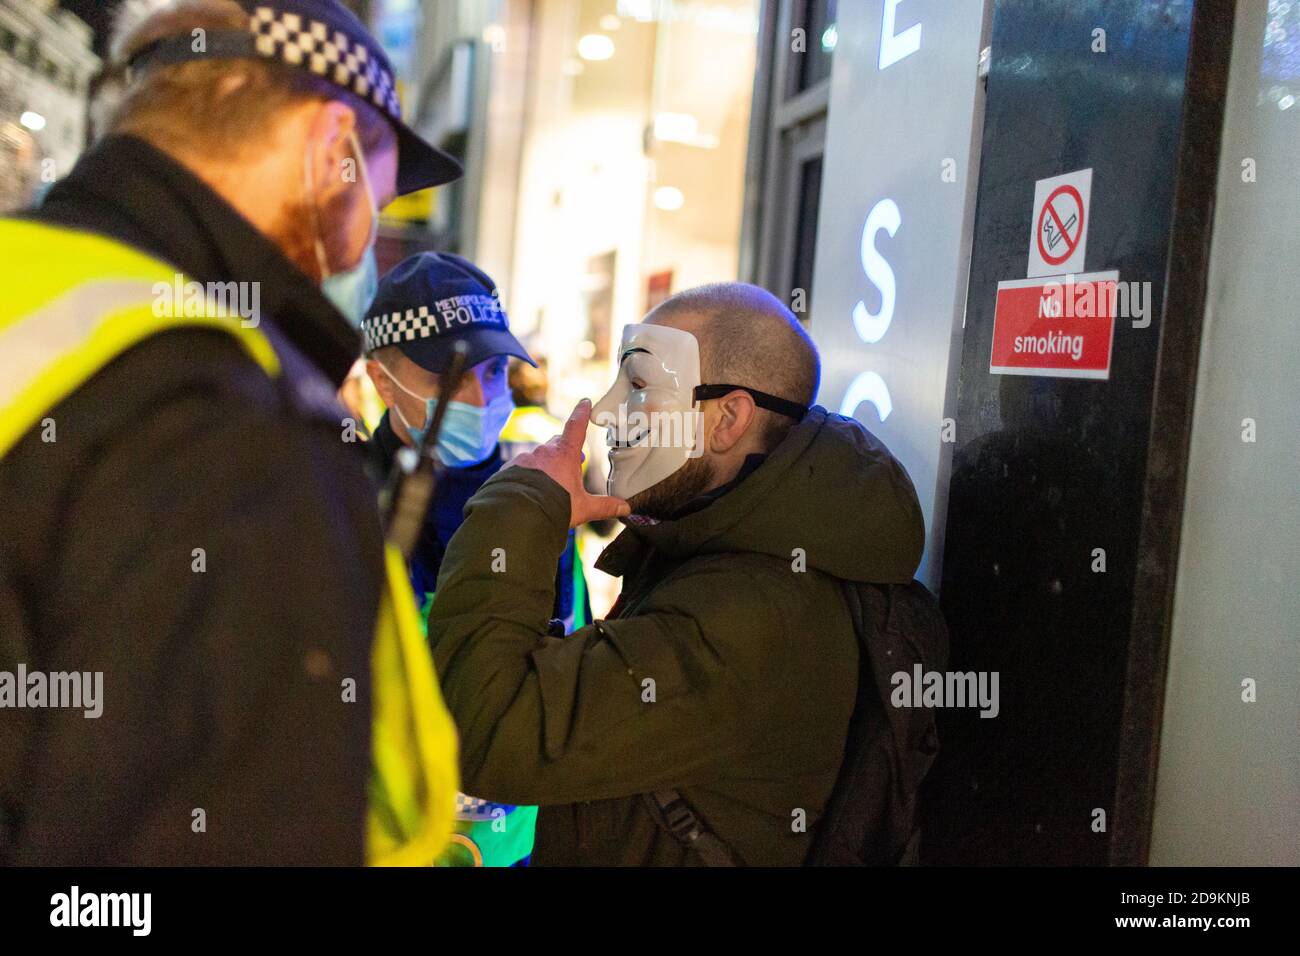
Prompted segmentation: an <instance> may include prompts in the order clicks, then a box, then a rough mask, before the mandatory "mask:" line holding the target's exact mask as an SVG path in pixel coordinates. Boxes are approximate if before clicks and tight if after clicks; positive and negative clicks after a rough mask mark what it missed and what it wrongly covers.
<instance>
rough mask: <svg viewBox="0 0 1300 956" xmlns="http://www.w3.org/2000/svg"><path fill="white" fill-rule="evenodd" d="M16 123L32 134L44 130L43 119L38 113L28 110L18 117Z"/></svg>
mask: <svg viewBox="0 0 1300 956" xmlns="http://www.w3.org/2000/svg"><path fill="white" fill-rule="evenodd" d="M10 115H13V114H10ZM18 122H20V123H22V124H23V125H24V126H26V127H27V128H28V129H29V130H31V131H32V132H33V133H39V132H40V131H41V130H43V129H45V117H44V116H42V115H41V114H40V113H34V112H32V111H31V110H28V111H27V112H26V113H24V114H23V115H22V116H20V117H19V118H18Z"/></svg>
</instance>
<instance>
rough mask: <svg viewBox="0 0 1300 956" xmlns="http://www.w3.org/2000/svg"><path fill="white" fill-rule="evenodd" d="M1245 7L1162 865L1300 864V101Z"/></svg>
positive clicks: (1191, 466)
mask: <svg viewBox="0 0 1300 956" xmlns="http://www.w3.org/2000/svg"><path fill="white" fill-rule="evenodd" d="M1237 10H1238V14H1237V28H1236V34H1235V39H1234V44H1233V55H1232V72H1231V79H1230V84H1229V93H1228V106H1227V119H1226V125H1225V129H1224V142H1223V154H1222V161H1221V164H1220V173H1219V186H1218V198H1217V210H1216V214H1215V222H1214V232H1213V245H1212V247H1211V249H1212V254H1211V264H1210V273H1209V277H1208V281H1209V297H1208V304H1207V310H1206V320H1205V321H1206V324H1205V332H1204V340H1203V342H1202V349H1201V362H1200V371H1199V377H1198V382H1197V388H1196V406H1195V413H1194V414H1195V417H1194V420H1193V429H1192V445H1191V455H1190V459H1189V462H1188V485H1187V497H1186V512H1185V515H1184V520H1183V533H1182V542H1181V548H1180V555H1179V566H1178V585H1177V591H1176V595H1175V604H1174V618H1173V629H1172V635H1171V642H1170V654H1169V675H1168V682H1167V687H1166V697H1165V711H1164V723H1163V727H1162V732H1161V743H1160V764H1159V772H1158V777H1157V783H1156V806H1155V819H1154V823H1153V831H1152V848H1151V858H1150V862H1151V863H1152V864H1153V865H1229V866H1232V865H1260V864H1273V865H1288V866H1296V865H1300V732H1298V731H1300V502H1297V500H1296V489H1297V472H1298V471H1300V455H1298V454H1297V450H1296V445H1297V440H1300V400H1297V395H1296V389H1297V386H1298V384H1300V323H1298V322H1297V312H1296V303H1297V302H1300V267H1298V264H1300V230H1297V228H1296V222H1297V219H1298V218H1300V104H1297V105H1295V106H1292V107H1290V109H1289V110H1282V109H1279V105H1278V102H1277V99H1276V97H1274V96H1270V91H1275V90H1276V88H1277V87H1278V86H1279V83H1278V78H1277V77H1276V76H1273V77H1265V78H1263V79H1262V78H1261V69H1260V47H1261V45H1262V42H1263V36H1264V20H1265V11H1266V5H1265V4H1263V3H1242V4H1239V5H1238V8H1237ZM1294 80H1295V78H1292V82H1291V83H1290V86H1291V88H1292V89H1293V90H1294V89H1295V88H1296V87H1297V86H1298V85H1300V84H1297V83H1296V82H1294ZM1247 160H1251V161H1253V163H1254V172H1255V180H1256V181H1254V182H1249V181H1243V177H1244V176H1246V177H1247V178H1248V173H1249V167H1250V164H1249V163H1247V164H1246V166H1245V168H1243V163H1244V162H1245V161H1247ZM1248 418H1249V419H1253V420H1254V422H1255V428H1256V436H1255V437H1256V440H1255V441H1254V442H1247V441H1243V420H1244V419H1248ZM1246 679H1253V680H1254V681H1255V682H1256V684H1257V691H1256V694H1257V699H1256V701H1255V702H1254V703H1247V702H1244V701H1243V700H1242V695H1243V688H1242V682H1243V681H1244V680H1246Z"/></svg>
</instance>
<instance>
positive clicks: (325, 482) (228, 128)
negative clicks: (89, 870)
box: [0, 0, 460, 864]
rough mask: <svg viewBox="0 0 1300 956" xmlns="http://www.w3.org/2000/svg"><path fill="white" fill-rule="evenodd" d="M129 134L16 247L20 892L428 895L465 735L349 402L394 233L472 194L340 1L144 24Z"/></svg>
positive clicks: (12, 493)
mask: <svg viewBox="0 0 1300 956" xmlns="http://www.w3.org/2000/svg"><path fill="white" fill-rule="evenodd" d="M114 51H115V53H116V54H118V55H120V56H121V57H122V59H123V60H125V61H127V62H129V64H130V76H131V85H130V86H129V88H128V89H127V90H126V92H125V98H124V100H123V102H122V104H121V106H120V108H119V109H118V111H117V113H116V116H115V119H114V121H113V125H112V128H111V130H110V135H108V136H107V137H106V138H105V139H103V140H102V141H101V142H100V143H99V144H98V145H97V146H95V147H94V148H92V149H91V150H90V151H89V152H88V153H87V154H86V155H85V156H84V157H83V158H82V160H81V161H80V162H79V163H78V165H77V166H76V168H75V169H74V170H72V172H71V174H70V175H68V176H67V178H66V179H64V180H63V181H62V182H60V183H58V184H57V185H55V186H54V188H53V189H52V190H51V191H50V193H49V195H48V198H47V201H46V203H45V205H44V207H43V208H42V209H41V210H39V211H38V212H35V213H32V214H29V215H27V216H26V217H24V218H21V219H18V220H0V285H2V286H3V288H4V290H5V294H4V296H3V299H2V301H0V423H3V424H0V500H4V501H5V502H6V504H10V503H16V502H21V507H6V508H5V509H3V513H0V543H2V544H0V548H2V550H0V670H9V671H12V670H13V666H14V665H16V664H19V663H21V664H23V665H25V668H26V671H27V672H29V673H31V672H41V673H49V674H53V673H58V672H88V673H99V674H102V680H103V697H104V700H103V702H102V716H100V717H99V718H98V719H86V718H85V717H84V716H83V713H82V711H80V710H71V709H55V708H45V709H25V710H14V709H5V710H0V742H2V743H0V862H9V863H77V864H109V863H115V864H120V863H169V864H170V863H258V864H260V863H290V862H292V863H334V864H337V863H361V862H363V860H368V861H370V862H377V863H428V862H430V861H431V860H432V859H434V858H435V857H436V856H437V855H438V853H439V852H440V851H441V849H442V847H443V845H444V844H445V842H446V839H447V836H448V834H449V832H450V829H451V818H452V812H453V806H454V795H455V792H456V789H457V787H456V783H457V779H456V778H457V773H456V757H455V737H454V730H453V728H452V726H451V724H450V721H449V718H448V716H447V713H446V710H445V708H444V707H443V704H442V701H441V698H440V696H439V694H438V689H437V684H436V681H435V678H434V675H433V672H432V668H431V665H430V661H429V656H428V651H427V648H426V646H425V644H424V641H423V639H422V636H421V633H420V628H419V622H418V618H417V616H416V609H415V605H414V602H413V600H412V595H411V593H410V589H409V585H408V584H407V581H406V578H405V574H404V569H403V567H402V563H401V559H400V556H398V555H397V554H396V552H395V551H393V550H392V549H388V550H386V549H385V547H384V543H383V540H382V534H381V529H380V523H379V519H378V516H377V513H376V508H375V492H374V487H373V484H372V483H371V482H369V481H368V480H367V476H366V474H365V470H364V468H363V464H362V459H363V457H364V455H363V454H362V451H361V448H360V446H359V445H355V444H349V443H348V442H347V441H346V440H345V439H343V438H342V437H341V436H343V435H345V434H349V431H348V429H346V428H345V427H343V425H342V422H343V419H344V417H345V413H344V412H343V411H342V410H341V409H340V408H338V406H337V405H336V404H335V402H334V399H333V395H334V393H335V389H336V388H337V387H338V385H339V384H340V382H341V381H342V379H343V377H344V376H345V375H346V373H347V371H348V368H349V366H350V364H351V362H352V360H353V357H354V356H355V355H356V354H357V353H358V350H359V345H360V342H359V336H358V332H357V325H358V324H359V322H360V320H361V314H362V311H363V309H364V307H365V305H366V304H367V303H368V302H369V300H370V297H371V295H372V293H373V291H374V286H375V280H376V270H375V267H374V254H373V244H374V241H375V236H376V229H377V225H378V209H379V208H380V207H382V206H383V205H384V204H386V203H387V202H388V201H390V200H391V199H392V198H393V197H394V196H396V195H400V194H403V193H407V192H411V191H412V190H417V189H421V188H424V187H428V186H432V185H436V184H439V183H444V182H447V181H449V180H451V179H454V178H455V177H456V176H457V175H459V172H460V169H459V166H458V165H457V164H456V162H455V161H454V160H453V159H451V158H450V157H449V156H446V155H444V154H442V153H440V152H439V151H438V150H436V149H434V148H433V147H432V146H430V145H428V144H427V143H424V142H423V141H421V140H420V138H419V137H418V136H417V135H416V134H415V133H414V132H412V131H411V130H410V129H408V128H407V127H406V126H405V125H404V124H403V123H402V120H401V114H400V107H399V104H398V100H397V95H396V92H395V90H394V80H393V72H392V68H391V67H390V65H389V63H388V60H387V59H386V57H385V56H384V53H383V51H382V50H381V49H380V47H379V46H378V44H377V43H376V42H375V41H374V39H373V38H372V37H371V36H369V34H368V33H367V32H366V30H365V28H364V27H363V26H362V25H361V23H360V22H359V21H358V20H357V19H356V18H355V17H354V16H353V15H352V14H351V13H349V12H348V11H347V10H346V9H345V8H344V7H343V6H342V5H341V4H340V3H338V2H336V0H256V2H253V0H240V2H233V0H190V2H187V3H186V4H183V5H180V6H177V7H168V8H163V9H162V10H161V11H159V12H155V13H152V14H147V15H146V16H145V18H144V19H143V20H142V21H141V22H138V23H134V24H127V25H126V26H125V28H124V31H123V32H122V33H121V35H119V36H118V37H117V38H116V41H115V43H114Z"/></svg>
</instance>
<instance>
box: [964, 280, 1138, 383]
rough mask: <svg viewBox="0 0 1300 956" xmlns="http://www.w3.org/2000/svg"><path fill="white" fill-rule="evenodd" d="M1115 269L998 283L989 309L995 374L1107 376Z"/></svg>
mask: <svg viewBox="0 0 1300 956" xmlns="http://www.w3.org/2000/svg"><path fill="white" fill-rule="evenodd" d="M1118 282H1119V273H1118V272H1115V271H1111V272H1093V273H1090V274H1084V275H1071V276H1070V277H1069V278H1068V279H1066V278H1064V277H1060V276H1057V277H1054V278H1050V279H1012V280H1010V281H1009V282H999V283H998V298H997V304H996V306H995V307H994V310H993V352H992V355H991V356H990V358H989V371H990V372H992V373H993V374H995V375H1042V376H1047V377H1051V378H1095V379H1106V378H1109V377H1110V359H1111V350H1112V347H1113V345H1114V339H1115V313H1116V311H1117V308H1116V307H1117V304H1118V300H1119V295H1118V291H1117V284H1118Z"/></svg>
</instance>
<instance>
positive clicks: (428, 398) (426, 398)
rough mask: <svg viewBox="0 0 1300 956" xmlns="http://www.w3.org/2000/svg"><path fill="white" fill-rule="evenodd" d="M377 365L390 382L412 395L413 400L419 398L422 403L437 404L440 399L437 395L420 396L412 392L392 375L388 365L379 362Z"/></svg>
mask: <svg viewBox="0 0 1300 956" xmlns="http://www.w3.org/2000/svg"><path fill="white" fill-rule="evenodd" d="M376 364H377V365H378V366H379V367H380V368H382V369H383V370H384V374H385V375H387V376H388V380H389V381H390V382H392V383H393V384H394V385H396V386H397V387H398V388H400V389H401V390H402V391H404V392H405V393H406V394H407V395H410V396H411V397H412V398H418V399H419V400H420V401H422V402H429V401H434V402H436V401H437V400H438V397H437V396H436V395H420V394H419V393H417V392H413V391H411V390H410V389H409V388H407V387H406V386H405V385H403V384H402V383H401V382H399V381H398V380H397V376H396V375H394V374H393V373H392V371H391V370H390V369H389V368H388V366H387V365H385V364H384V363H383V362H378V363H376Z"/></svg>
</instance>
